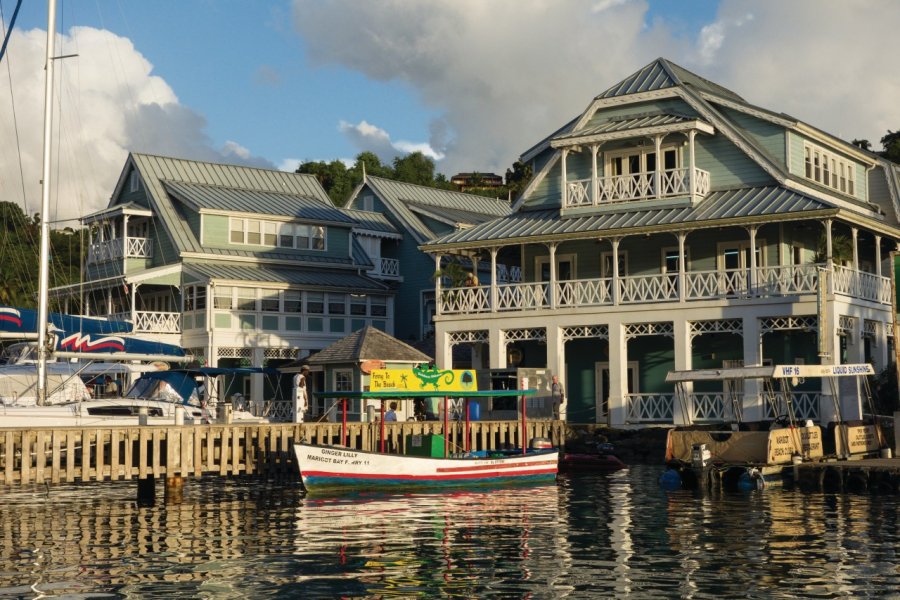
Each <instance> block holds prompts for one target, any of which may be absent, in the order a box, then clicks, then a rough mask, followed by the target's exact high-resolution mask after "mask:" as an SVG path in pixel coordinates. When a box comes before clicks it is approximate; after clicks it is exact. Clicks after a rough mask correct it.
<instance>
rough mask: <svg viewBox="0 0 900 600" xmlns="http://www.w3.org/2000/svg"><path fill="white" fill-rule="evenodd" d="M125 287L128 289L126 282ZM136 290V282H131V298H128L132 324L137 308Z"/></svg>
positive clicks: (135, 323)
mask: <svg viewBox="0 0 900 600" xmlns="http://www.w3.org/2000/svg"><path fill="white" fill-rule="evenodd" d="M125 288H126V289H128V283H126V284H125ZM137 290H138V284H136V283H132V284H131V290H130V292H131V298H130V299H131V322H132V323H133V324H134V325H137V311H136V308H137ZM181 312H182V313H183V312H184V307H182V311H181Z"/></svg>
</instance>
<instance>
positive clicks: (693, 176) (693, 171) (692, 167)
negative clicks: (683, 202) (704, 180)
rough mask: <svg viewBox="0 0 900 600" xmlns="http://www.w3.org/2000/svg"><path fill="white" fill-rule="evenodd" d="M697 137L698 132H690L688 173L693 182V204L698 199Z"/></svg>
mask: <svg viewBox="0 0 900 600" xmlns="http://www.w3.org/2000/svg"><path fill="white" fill-rule="evenodd" d="M696 136H697V132H696V131H694V130H691V131H689V132H688V153H689V154H690V161H689V162H690V172H689V173H688V177H690V182H691V202H694V201H695V200H696V199H697V175H696V169H695V165H694V138H695V137H696Z"/></svg>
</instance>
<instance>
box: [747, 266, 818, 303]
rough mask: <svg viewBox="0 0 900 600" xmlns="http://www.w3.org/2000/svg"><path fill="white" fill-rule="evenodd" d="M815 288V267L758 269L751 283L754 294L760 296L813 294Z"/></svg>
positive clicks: (816, 282)
mask: <svg viewBox="0 0 900 600" xmlns="http://www.w3.org/2000/svg"><path fill="white" fill-rule="evenodd" d="M817 287H818V273H817V269H816V265H789V266H783V267H759V268H757V269H756V278H755V280H754V283H753V290H754V293H756V294H757V295H760V296H787V295H794V294H813V293H815V291H816V289H817Z"/></svg>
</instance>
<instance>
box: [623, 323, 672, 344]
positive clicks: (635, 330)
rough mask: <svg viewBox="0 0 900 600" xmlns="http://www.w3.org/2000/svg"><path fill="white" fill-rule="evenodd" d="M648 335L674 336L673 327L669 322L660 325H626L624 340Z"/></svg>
mask: <svg viewBox="0 0 900 600" xmlns="http://www.w3.org/2000/svg"><path fill="white" fill-rule="evenodd" d="M650 335H663V336H666V337H674V336H675V326H674V325H672V322H671V321H663V322H660V323H628V324H627V325H625V339H629V340H630V339H632V338H636V337H645V336H650Z"/></svg>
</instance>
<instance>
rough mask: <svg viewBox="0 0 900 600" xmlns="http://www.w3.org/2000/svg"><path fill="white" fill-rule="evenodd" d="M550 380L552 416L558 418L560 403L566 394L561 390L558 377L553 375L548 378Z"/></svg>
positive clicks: (561, 403)
mask: <svg viewBox="0 0 900 600" xmlns="http://www.w3.org/2000/svg"><path fill="white" fill-rule="evenodd" d="M550 382H551V383H550V399H551V401H552V402H553V418H554V419H556V420H559V415H560V411H561V409H562V405H563V403H564V402H565V401H566V394H565V392H563V387H562V384H561V383H560V382H559V377H557V376H556V375H554V376H553V377H552V378H551V379H550Z"/></svg>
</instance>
